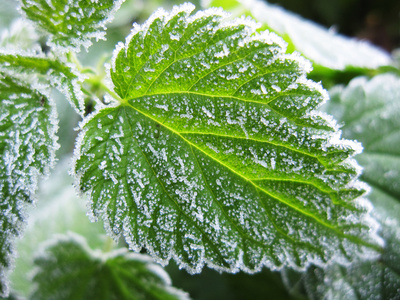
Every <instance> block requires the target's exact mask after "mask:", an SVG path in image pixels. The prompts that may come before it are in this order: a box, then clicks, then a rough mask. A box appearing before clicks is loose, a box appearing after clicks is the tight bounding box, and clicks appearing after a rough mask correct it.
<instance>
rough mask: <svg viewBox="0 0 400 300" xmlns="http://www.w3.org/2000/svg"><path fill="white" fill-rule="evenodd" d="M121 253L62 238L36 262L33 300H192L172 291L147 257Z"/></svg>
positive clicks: (75, 237) (165, 275) (159, 269)
mask: <svg viewBox="0 0 400 300" xmlns="http://www.w3.org/2000/svg"><path fill="white" fill-rule="evenodd" d="M121 250H126V249H119V250H114V251H113V252H108V253H101V252H100V251H98V250H97V251H93V250H91V249H90V248H89V246H88V245H87V243H86V241H85V239H84V238H82V237H81V236H78V235H75V234H74V235H73V234H69V235H68V236H60V238H59V240H58V241H56V242H53V244H51V245H48V246H47V247H46V248H45V249H44V252H43V253H42V254H41V255H40V256H39V257H37V258H36V259H35V265H36V272H35V275H34V277H33V281H34V282H35V283H36V284H37V288H36V290H35V291H34V292H33V294H32V296H31V297H30V299H32V300H34V299H38V300H42V299H48V300H51V299H54V300H64V299H65V300H67V299H76V300H79V299H82V300H84V299H99V300H101V299H104V300H113V299H115V300H117V299H132V300H134V299H135V300H140V299H143V300H144V299H160V300H164V299H165V300H173V299H188V298H189V297H188V296H187V294H186V293H184V292H182V291H180V290H177V289H175V288H173V287H171V282H170V279H169V277H168V274H167V273H165V271H164V270H163V269H162V268H161V267H160V266H157V265H155V264H154V263H153V262H152V261H151V259H149V257H148V256H145V255H139V254H132V253H128V252H127V251H121ZM54 261H57V263H56V264H55V263H54Z"/></svg>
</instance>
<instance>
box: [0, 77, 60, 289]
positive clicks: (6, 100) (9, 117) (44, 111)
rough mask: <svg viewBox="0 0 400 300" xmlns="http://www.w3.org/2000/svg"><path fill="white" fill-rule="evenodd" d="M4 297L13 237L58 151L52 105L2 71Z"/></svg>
mask: <svg viewBox="0 0 400 300" xmlns="http://www.w3.org/2000/svg"><path fill="white" fill-rule="evenodd" d="M0 101H1V106H0V149H1V156H0V207H1V212H2V213H1V215H0V226H1V234H0V281H1V282H0V295H4V296H5V295H6V294H7V292H8V291H7V290H8V289H7V283H6V280H5V273H6V270H7V269H8V268H10V266H11V256H12V253H13V247H14V246H13V245H14V239H15V236H18V235H19V233H20V231H21V222H22V220H23V219H24V210H25V206H26V204H27V203H30V202H32V200H33V196H34V193H35V191H36V189H37V181H38V177H39V176H40V175H43V174H48V172H49V168H50V167H51V166H52V165H53V164H54V160H55V151H56V149H57V148H58V144H57V142H56V141H57V138H56V135H55V132H56V130H57V122H56V119H55V111H54V105H53V103H52V102H51V100H50V99H49V98H48V97H47V96H46V95H45V94H43V93H41V92H39V91H38V90H36V89H35V88H32V87H28V86H25V85H24V84H22V83H21V82H19V81H17V80H16V79H13V78H11V77H9V76H7V75H5V74H3V73H1V72H0Z"/></svg>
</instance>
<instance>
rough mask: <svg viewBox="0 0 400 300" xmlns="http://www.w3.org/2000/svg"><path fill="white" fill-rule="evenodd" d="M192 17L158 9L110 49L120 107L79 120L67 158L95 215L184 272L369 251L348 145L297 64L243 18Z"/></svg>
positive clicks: (370, 231) (343, 257) (181, 10)
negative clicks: (73, 157)
mask: <svg viewBox="0 0 400 300" xmlns="http://www.w3.org/2000/svg"><path fill="white" fill-rule="evenodd" d="M193 9H194V7H193V6H191V5H183V6H179V7H175V8H174V10H173V11H172V13H166V12H164V11H158V12H157V13H156V14H155V15H153V16H152V17H151V18H150V19H149V21H148V22H147V23H145V25H143V26H136V27H135V28H134V29H133V32H132V34H131V35H130V36H129V38H128V39H127V42H126V44H125V45H119V46H118V48H117V50H116V51H115V53H114V60H113V64H112V68H111V71H110V72H111V78H112V82H113V84H114V91H115V93H116V94H118V97H119V99H117V100H119V103H117V104H116V105H115V106H113V107H108V108H105V109H102V110H100V111H99V112H98V113H97V114H94V115H93V116H92V117H91V118H89V119H87V120H86V122H85V123H84V124H83V125H82V132H81V134H80V142H79V144H78V149H77V151H76V162H75V172H76V174H77V176H78V179H79V181H78V184H77V185H78V186H79V188H80V190H82V191H83V192H85V193H88V194H89V195H90V198H91V201H92V213H93V214H94V216H95V217H101V218H103V219H104V221H105V224H106V227H107V229H108V231H109V232H110V233H112V234H114V235H117V236H118V235H121V234H124V235H125V237H126V240H127V242H128V243H129V245H130V247H131V248H132V249H135V250H139V249H141V248H142V247H145V248H146V249H147V250H148V251H149V253H151V254H152V255H153V256H154V257H155V258H156V259H157V260H158V261H159V262H161V263H167V262H168V261H169V259H170V258H174V259H175V260H176V261H177V262H178V264H179V265H180V266H181V267H183V268H185V269H187V270H189V271H190V272H200V271H201V268H202V267H203V265H204V264H208V265H209V266H211V267H214V268H216V269H218V270H225V271H230V272H235V271H237V270H239V269H241V270H245V271H248V272H255V271H257V270H260V268H261V267H262V266H264V265H265V266H268V267H270V268H272V269H277V268H281V267H282V266H284V265H289V266H292V267H295V268H304V267H305V266H307V265H308V264H309V263H311V262H314V263H316V264H324V263H325V262H327V261H328V260H331V259H334V260H336V261H339V262H344V261H347V260H348V259H352V258H353V257H354V256H361V257H362V256H370V255H374V254H373V253H374V250H373V249H376V248H377V244H379V240H378V239H377V237H376V236H375V228H374V226H375V225H374V224H375V223H374V222H373V221H372V220H371V218H370V217H369V216H368V214H367V210H368V209H369V206H368V202H367V201H366V200H365V199H363V198H362V197H360V196H361V195H362V194H363V193H364V190H363V186H360V183H359V182H358V181H357V174H358V171H357V165H356V163H355V161H354V160H353V159H352V158H351V155H352V154H353V153H354V152H355V151H356V150H357V149H356V146H357V145H356V144H354V143H352V142H349V141H344V140H340V138H339V135H340V133H339V132H336V129H335V125H334V124H333V123H334V122H332V121H331V120H330V119H329V118H328V117H326V116H325V115H322V114H320V113H317V112H316V111H315V110H314V109H315V108H316V107H318V106H319V105H320V104H321V103H322V102H323V101H324V100H325V99H326V92H325V91H324V90H323V89H322V88H321V87H320V86H319V85H318V84H316V83H314V82H311V81H308V80H307V79H306V77H305V73H306V71H307V70H308V69H309V65H308V63H307V62H306V61H304V60H303V59H301V58H300V57H298V56H294V55H286V54H285V49H284V47H283V46H282V45H281V44H282V41H281V39H279V38H278V37H277V36H275V35H274V34H269V33H267V32H264V33H261V34H256V33H255V28H254V24H253V22H252V21H249V20H243V19H241V20H235V21H228V20H227V19H225V18H224V13H223V12H222V11H220V10H214V9H212V10H207V11H203V12H198V13H197V14H195V15H190V13H191V11H192V10H193Z"/></svg>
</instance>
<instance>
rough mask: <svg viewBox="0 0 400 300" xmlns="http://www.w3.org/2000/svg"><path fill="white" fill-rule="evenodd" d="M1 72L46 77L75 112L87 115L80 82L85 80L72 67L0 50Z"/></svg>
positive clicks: (48, 59) (54, 61) (32, 55)
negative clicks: (33, 74)
mask: <svg viewBox="0 0 400 300" xmlns="http://www.w3.org/2000/svg"><path fill="white" fill-rule="evenodd" d="M0 70H4V71H7V73H13V75H14V76H17V77H19V75H20V74H24V75H28V76H29V77H30V78H31V77H32V73H37V74H41V75H45V76H46V81H47V80H49V81H50V83H51V84H52V86H54V87H56V88H58V89H59V90H60V91H61V92H62V93H63V94H64V95H65V96H66V97H67V99H68V100H69V102H70V103H71V105H72V107H73V108H74V109H75V111H76V112H77V113H78V114H80V115H81V116H83V115H84V113H85V107H84V100H83V93H82V91H81V88H80V84H79V82H81V81H82V80H83V79H82V78H80V77H79V75H77V71H74V70H73V69H72V68H71V67H69V66H67V65H65V64H64V63H62V62H61V61H59V60H57V59H52V58H48V57H45V56H38V55H35V54H31V53H29V52H28V53H14V52H10V51H7V50H0Z"/></svg>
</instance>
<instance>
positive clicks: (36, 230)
mask: <svg viewBox="0 0 400 300" xmlns="http://www.w3.org/2000/svg"><path fill="white" fill-rule="evenodd" d="M70 163H71V161H70V157H69V156H68V157H66V158H64V159H63V160H61V161H59V162H57V165H56V166H55V168H54V170H53V171H52V172H51V175H50V176H49V178H47V179H46V180H44V181H41V182H40V185H39V190H38V193H37V198H38V199H40V201H38V203H37V204H36V205H35V206H34V207H30V209H29V210H27V213H28V215H29V217H28V219H27V222H26V223H27V224H26V228H25V230H24V234H23V236H22V238H20V239H18V240H17V242H16V247H15V249H16V252H17V253H18V256H17V257H16V259H15V268H14V270H13V272H12V273H11V274H10V281H11V284H10V288H11V291H14V292H16V293H18V295H20V296H23V297H25V298H27V297H28V296H29V293H30V292H32V285H33V284H32V278H31V271H32V269H33V267H34V266H33V260H34V254H35V252H36V251H37V249H39V247H40V244H41V243H43V242H44V241H46V240H50V239H52V238H53V237H54V235H55V234H66V233H68V232H70V231H72V232H75V233H77V234H79V235H82V236H84V237H85V239H86V241H87V243H88V244H89V246H90V247H92V248H101V247H103V246H104V245H105V244H107V245H108V244H110V240H109V238H108V237H106V236H105V232H104V229H103V226H102V224H101V223H92V222H90V220H89V219H88V217H87V216H86V205H85V204H86V201H85V199H82V198H80V197H77V195H76V192H75V189H74V188H73V186H72V178H71V176H69V174H68V171H69V169H70V167H71V166H70ZM111 242H112V240H111ZM110 246H112V245H110Z"/></svg>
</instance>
